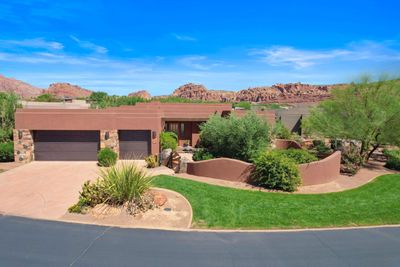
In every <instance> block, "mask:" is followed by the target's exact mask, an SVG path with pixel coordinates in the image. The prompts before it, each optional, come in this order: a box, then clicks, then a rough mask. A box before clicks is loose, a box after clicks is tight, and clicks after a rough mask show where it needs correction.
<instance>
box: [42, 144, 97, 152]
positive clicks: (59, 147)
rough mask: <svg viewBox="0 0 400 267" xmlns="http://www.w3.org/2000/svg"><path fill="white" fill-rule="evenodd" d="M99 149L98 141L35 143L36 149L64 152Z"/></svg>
mask: <svg viewBox="0 0 400 267" xmlns="http://www.w3.org/2000/svg"><path fill="white" fill-rule="evenodd" d="M97 149H98V144H97V143H94V142H93V143H85V142H73V143H72V142H68V143H66V142H40V143H37V144H36V145H35V151H38V152H40V151H43V152H45V151H64V152H73V151H77V152H85V151H95V150H97Z"/></svg>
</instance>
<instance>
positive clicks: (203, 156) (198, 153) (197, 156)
mask: <svg viewBox="0 0 400 267" xmlns="http://www.w3.org/2000/svg"><path fill="white" fill-rule="evenodd" d="M213 158H214V156H213V155H212V154H211V153H210V152H208V151H207V150H206V149H204V148H198V149H196V150H195V151H194V153H193V160H194V161H200V160H207V159H213Z"/></svg>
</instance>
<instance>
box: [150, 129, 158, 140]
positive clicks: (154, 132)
mask: <svg viewBox="0 0 400 267" xmlns="http://www.w3.org/2000/svg"><path fill="white" fill-rule="evenodd" d="M151 137H152V138H153V139H156V137H157V132H156V131H152V132H151Z"/></svg>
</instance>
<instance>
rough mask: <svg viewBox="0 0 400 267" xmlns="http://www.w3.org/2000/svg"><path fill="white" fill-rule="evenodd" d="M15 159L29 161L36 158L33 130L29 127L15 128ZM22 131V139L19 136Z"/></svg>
mask: <svg viewBox="0 0 400 267" xmlns="http://www.w3.org/2000/svg"><path fill="white" fill-rule="evenodd" d="M13 132H14V160H15V162H20V163H28V162H31V161H32V160H33V158H34V154H33V150H34V145H33V136H32V131H30V130H27V129H19V130H14V131H13ZM19 132H21V134H22V136H21V139H20V138H19V134H18V133H19Z"/></svg>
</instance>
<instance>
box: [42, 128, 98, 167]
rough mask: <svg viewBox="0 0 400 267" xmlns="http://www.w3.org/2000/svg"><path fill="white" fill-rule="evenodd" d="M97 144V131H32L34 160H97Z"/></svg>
mask: <svg viewBox="0 0 400 267" xmlns="http://www.w3.org/2000/svg"><path fill="white" fill-rule="evenodd" d="M99 144H100V133H99V131H35V132H34V147H35V159H36V160H47V161H64V160H65V161H80V160H97V152H98V149H99Z"/></svg>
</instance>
